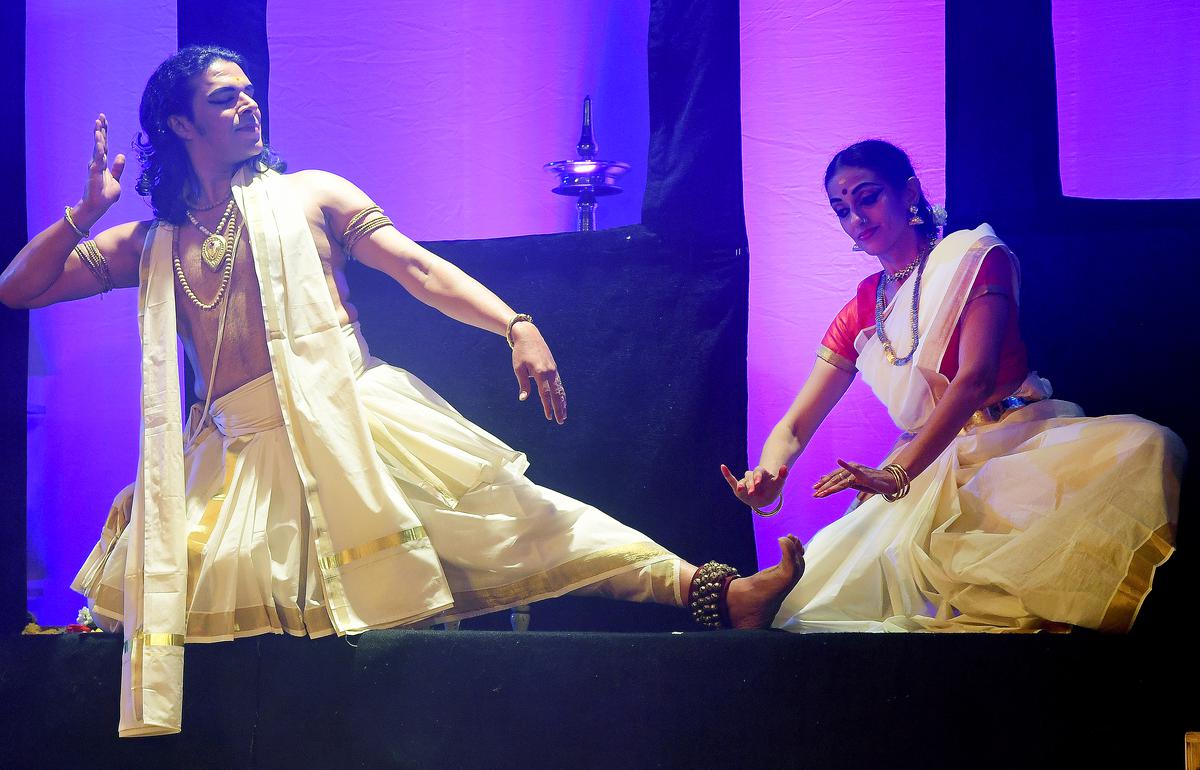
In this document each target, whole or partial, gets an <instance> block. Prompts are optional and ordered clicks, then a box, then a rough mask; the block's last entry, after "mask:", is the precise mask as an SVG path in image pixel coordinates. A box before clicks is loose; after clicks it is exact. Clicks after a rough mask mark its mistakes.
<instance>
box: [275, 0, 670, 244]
mask: <svg viewBox="0 0 1200 770" xmlns="http://www.w3.org/2000/svg"><path fill="white" fill-rule="evenodd" d="M649 13H650V2H649V0H587V1H585V0H570V1H569V2H563V1H562V0H553V1H550V2H548V1H547V0H475V1H474V2H469V3H464V2H456V3H430V2H427V0H406V1H405V2H395V3H378V2H374V1H373V0H342V1H341V2H337V3H287V2H271V3H270V4H269V5H268V8H267V21H268V25H267V35H268V41H269V45H270V49H271V104H272V115H271V142H272V144H274V145H275V147H276V148H277V149H278V150H279V151H280V153H281V154H282V155H283V157H284V158H286V159H287V160H288V162H289V163H290V164H291V167H292V168H293V169H300V168H312V167H319V168H324V169H327V170H329V171H334V172H336V173H339V174H342V175H344V176H346V177H347V178H349V179H352V180H354V181H355V182H356V183H357V184H358V185H359V186H360V187H362V188H363V189H365V190H366V191H367V192H368V193H369V194H370V195H372V196H373V197H374V198H375V199H376V200H377V201H378V202H379V203H380V204H381V205H382V206H383V207H384V208H385V209H386V210H387V212H388V214H389V215H390V216H391V217H392V219H393V220H394V221H395V222H396V224H397V226H398V227H399V228H400V229H401V230H402V231H404V232H406V233H407V234H408V235H410V236H412V237H414V238H419V239H424V240H435V239H463V238H494V237H500V236H509V235H526V234H530V233H547V232H559V231H563V230H573V229H575V207H574V199H573V198H565V197H559V196H556V195H553V194H551V193H550V188H551V187H553V181H554V177H552V176H551V175H550V174H548V173H546V172H545V171H543V170H542V169H541V166H542V164H543V163H546V162H547V161H552V160H562V159H565V158H573V157H575V143H576V142H577V141H578V140H579V126H580V121H581V116H582V105H583V97H584V96H586V95H589V94H590V95H591V96H592V109H593V115H594V119H595V124H596V137H597V140H598V142H599V145H600V152H601V155H602V156H603V157H604V158H605V159H611V160H624V161H629V162H631V163H632V164H633V169H632V170H631V171H630V172H629V173H628V174H626V175H625V176H623V177H622V178H621V179H622V185H623V186H624V187H625V192H624V193H622V194H621V195H618V196H616V197H610V198H605V199H603V200H602V201H601V203H600V208H599V214H598V218H599V224H600V226H601V227H614V226H617V225H627V224H636V223H637V222H639V221H641V205H642V193H643V191H644V189H645V179H646V151H647V145H648V143H649V132H650V128H649V105H648V97H647V77H646V34H647V23H648V19H649ZM365 20H369V22H370V23H364V21H365ZM346 29H353V30H354V33H353V34H351V35H345V34H333V35H331V34H329V31H330V30H346Z"/></svg>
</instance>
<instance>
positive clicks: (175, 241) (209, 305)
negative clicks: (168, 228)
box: [171, 227, 242, 310]
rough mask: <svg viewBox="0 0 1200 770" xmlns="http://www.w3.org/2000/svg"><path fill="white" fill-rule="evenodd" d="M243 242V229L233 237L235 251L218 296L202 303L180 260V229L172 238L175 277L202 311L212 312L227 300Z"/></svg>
mask: <svg viewBox="0 0 1200 770" xmlns="http://www.w3.org/2000/svg"><path fill="white" fill-rule="evenodd" d="M241 240H242V228H241V227H239V228H238V229H237V233H236V234H235V235H234V237H233V247H232V249H233V251H232V253H231V254H230V255H229V259H228V260H227V261H226V262H225V272H224V273H223V274H222V275H221V285H220V286H219V287H217V295H216V296H215V297H213V299H212V302H201V301H200V298H199V297H197V296H196V292H194V291H193V290H192V286H191V284H189V283H188V280H187V276H186V275H184V274H183V263H182V262H181V261H180V260H179V228H178V227H176V228H175V232H174V234H173V235H172V237H171V259H172V261H173V262H174V263H175V277H176V278H178V279H179V286H180V288H182V289H183V293H184V294H186V295H187V298H188V299H190V300H191V301H192V304H193V305H195V306H196V307H198V308H200V309H201V310H212V309H213V308H215V307H216V306H217V305H220V304H221V300H223V299H224V298H225V292H226V290H228V289H229V285H230V283H231V282H232V279H233V263H234V262H235V261H236V260H237V251H238V244H239V242H240V241H241Z"/></svg>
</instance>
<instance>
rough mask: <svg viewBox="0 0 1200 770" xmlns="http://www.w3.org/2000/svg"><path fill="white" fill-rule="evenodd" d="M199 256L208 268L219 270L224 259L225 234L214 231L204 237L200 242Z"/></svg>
mask: <svg viewBox="0 0 1200 770" xmlns="http://www.w3.org/2000/svg"><path fill="white" fill-rule="evenodd" d="M200 258H201V259H202V260H204V264H205V266H206V267H208V269H209V270H212V271H213V272H214V273H215V272H217V271H219V270H220V269H221V263H223V262H224V261H225V236H223V235H217V234H216V233H214V234H212V235H210V236H208V237H207V238H205V239H204V243H202V244H200Z"/></svg>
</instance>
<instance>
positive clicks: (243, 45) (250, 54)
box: [176, 0, 271, 142]
mask: <svg viewBox="0 0 1200 770" xmlns="http://www.w3.org/2000/svg"><path fill="white" fill-rule="evenodd" d="M176 15H177V23H178V25H179V47H180V48H183V47H185V46H189V45H219V46H223V47H225V48H228V49H230V50H233V51H236V52H237V53H240V54H241V55H242V56H244V57H245V58H246V76H247V77H249V78H250V82H252V83H254V100H255V101H256V102H258V106H259V107H260V108H261V109H262V113H263V124H262V131H263V141H264V142H265V141H270V136H269V129H270V124H269V122H268V116H269V114H270V112H269V110H268V109H267V107H268V105H269V104H270V95H269V91H270V85H271V82H270V81H271V57H270V54H269V53H268V51H267V3H266V0H178V4H177V6H176Z"/></svg>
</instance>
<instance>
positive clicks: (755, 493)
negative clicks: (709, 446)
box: [721, 464, 788, 508]
mask: <svg viewBox="0 0 1200 770" xmlns="http://www.w3.org/2000/svg"><path fill="white" fill-rule="evenodd" d="M721 475H722V476H724V477H725V483H727V484H728V485H729V489H730V490H731V491H732V492H733V494H735V495H737V499H739V500H741V501H742V502H743V503H745V504H746V505H749V506H750V507H752V508H765V507H767V506H769V505H771V504H772V503H774V502H775V501H776V500H777V499H779V495H780V494H782V493H783V485H784V482H786V481H787V475H788V468H787V466H786V465H781V466H779V471H778V472H777V473H774V474H773V473H771V472H770V471H768V470H767V469H766V468H763V467H762V466H761V465H760V466H759V467H757V468H755V469H754V470H752V471H746V473H745V475H744V476H742V478H741V479H738V478H737V477H736V476H734V475H733V473H732V472H731V471H730V470H729V467H728V466H727V465H724V464H722V465H721Z"/></svg>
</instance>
